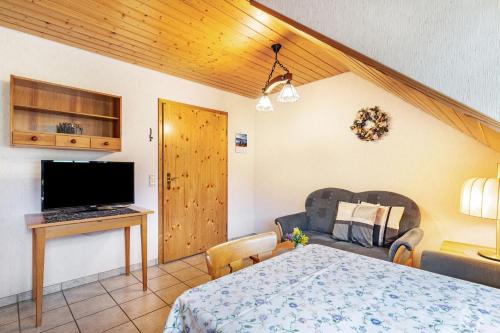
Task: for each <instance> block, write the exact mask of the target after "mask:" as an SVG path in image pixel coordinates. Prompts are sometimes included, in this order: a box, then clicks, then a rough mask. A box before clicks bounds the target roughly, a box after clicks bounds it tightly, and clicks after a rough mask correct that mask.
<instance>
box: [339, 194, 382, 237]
mask: <svg viewBox="0 0 500 333" xmlns="http://www.w3.org/2000/svg"><path fill="white" fill-rule="evenodd" d="M378 210H379V207H378V206H372V205H361V204H353V203H350V202H343V201H341V202H339V208H338V211H337V218H336V221H335V225H334V227H333V237H335V238H336V239H338V240H342V241H346V242H353V243H358V244H360V245H362V246H364V247H372V246H373V226H374V223H375V218H376V217H377V212H378Z"/></svg>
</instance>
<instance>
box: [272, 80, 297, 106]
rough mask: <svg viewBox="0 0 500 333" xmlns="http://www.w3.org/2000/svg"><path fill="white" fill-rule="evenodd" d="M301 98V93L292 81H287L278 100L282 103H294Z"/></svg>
mask: <svg viewBox="0 0 500 333" xmlns="http://www.w3.org/2000/svg"><path fill="white" fill-rule="evenodd" d="M299 99H300V96H299V93H297V89H295V87H294V86H293V85H292V84H291V83H290V82H287V83H286V84H285V85H284V86H283V89H281V92H280V94H279V95H278V98H277V101H278V102H280V103H294V102H297V101H298V100H299Z"/></svg>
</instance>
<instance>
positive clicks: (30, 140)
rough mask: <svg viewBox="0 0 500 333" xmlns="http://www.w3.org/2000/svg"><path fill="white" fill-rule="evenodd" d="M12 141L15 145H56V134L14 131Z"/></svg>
mask: <svg viewBox="0 0 500 333" xmlns="http://www.w3.org/2000/svg"><path fill="white" fill-rule="evenodd" d="M12 143H13V144H15V145H30V146H55V144H56V136H55V135H51V134H40V133H31V132H14V133H12Z"/></svg>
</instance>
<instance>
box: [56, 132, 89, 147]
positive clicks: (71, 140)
mask: <svg viewBox="0 0 500 333" xmlns="http://www.w3.org/2000/svg"><path fill="white" fill-rule="evenodd" d="M56 146H58V147H76V148H90V138H87V137H81V136H72V135H56Z"/></svg>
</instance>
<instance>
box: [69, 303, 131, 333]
mask: <svg viewBox="0 0 500 333" xmlns="http://www.w3.org/2000/svg"><path fill="white" fill-rule="evenodd" d="M76 322H77V323H78V327H79V328H80V331H81V332H82V333H100V332H104V331H106V330H108V329H110V328H113V327H115V326H119V325H121V324H125V323H127V322H129V319H128V318H127V316H126V315H125V313H123V311H122V310H121V309H120V308H119V307H118V306H115V307H112V308H110V309H107V310H104V311H101V312H98V313H96V314H93V315H90V316H87V317H83V318H80V319H78V320H77V321H76Z"/></svg>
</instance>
